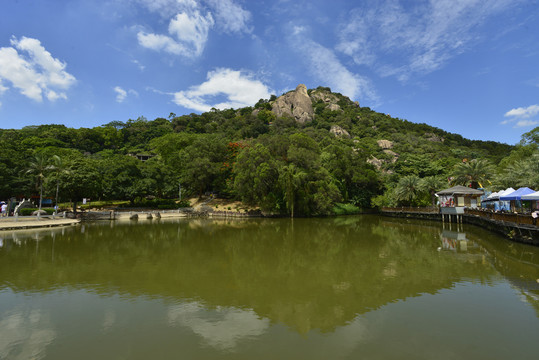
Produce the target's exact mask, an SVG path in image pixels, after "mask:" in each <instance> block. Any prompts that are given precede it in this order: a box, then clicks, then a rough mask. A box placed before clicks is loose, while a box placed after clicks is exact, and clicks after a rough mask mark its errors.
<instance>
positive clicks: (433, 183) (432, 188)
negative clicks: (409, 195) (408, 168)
mask: <svg viewBox="0 0 539 360" xmlns="http://www.w3.org/2000/svg"><path fill="white" fill-rule="evenodd" d="M443 186H444V182H443V181H442V179H440V178H439V177H436V176H428V177H425V178H422V179H421V180H420V181H419V189H420V190H421V191H424V192H426V193H428V194H429V195H430V200H431V204H432V206H436V195H435V194H436V191H439V190H441V188H442V187H443Z"/></svg>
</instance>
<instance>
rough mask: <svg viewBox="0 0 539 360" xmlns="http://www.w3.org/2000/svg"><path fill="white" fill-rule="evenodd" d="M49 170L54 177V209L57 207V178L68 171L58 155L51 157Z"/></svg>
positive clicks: (58, 182)
mask: <svg viewBox="0 0 539 360" xmlns="http://www.w3.org/2000/svg"><path fill="white" fill-rule="evenodd" d="M50 168H51V170H52V171H53V172H54V173H55V175H56V200H55V202H54V205H56V207H58V192H59V190H60V178H59V175H60V174H61V173H63V172H68V171H69V169H68V168H67V166H66V164H65V162H64V160H63V159H62V158H61V157H60V156H58V155H53V156H52V165H51V166H50Z"/></svg>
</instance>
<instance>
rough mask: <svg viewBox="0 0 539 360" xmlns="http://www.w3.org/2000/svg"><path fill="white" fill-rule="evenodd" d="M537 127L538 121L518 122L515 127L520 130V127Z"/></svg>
mask: <svg viewBox="0 0 539 360" xmlns="http://www.w3.org/2000/svg"><path fill="white" fill-rule="evenodd" d="M536 125H539V121H538V120H518V121H517V122H516V123H515V126H514V127H516V128H519V127H528V126H530V127H531V126H536Z"/></svg>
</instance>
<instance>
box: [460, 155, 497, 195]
mask: <svg viewBox="0 0 539 360" xmlns="http://www.w3.org/2000/svg"><path fill="white" fill-rule="evenodd" d="M492 172H493V169H492V165H491V164H490V162H489V161H488V160H486V159H473V160H471V161H466V162H462V163H459V164H457V165H455V167H454V168H453V181H452V183H453V184H454V185H464V186H468V185H471V187H472V188H474V189H477V188H478V187H479V186H480V185H481V186H483V185H484V184H486V183H487V182H490V179H491V178H492Z"/></svg>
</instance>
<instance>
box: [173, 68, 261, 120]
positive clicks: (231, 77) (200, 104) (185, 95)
mask: <svg viewBox="0 0 539 360" xmlns="http://www.w3.org/2000/svg"><path fill="white" fill-rule="evenodd" d="M216 96H224V97H226V99H227V101H224V102H220V103H214V104H211V103H210V99H211V98H212V97H216ZM269 97H270V90H269V89H268V87H267V86H266V85H264V84H263V83H262V82H260V81H258V80H255V79H253V76H252V75H250V74H246V73H242V72H241V71H235V70H231V69H217V70H215V71H210V72H208V74H207V81H205V82H203V83H202V84H200V85H197V86H192V87H191V88H190V89H189V90H186V91H179V92H176V93H175V94H174V102H175V103H176V104H178V105H180V106H183V107H185V108H189V109H193V110H196V111H201V112H204V111H209V110H211V108H216V109H228V108H240V107H245V106H253V105H254V104H255V103H256V102H257V101H258V100H260V99H268V98H269Z"/></svg>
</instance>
